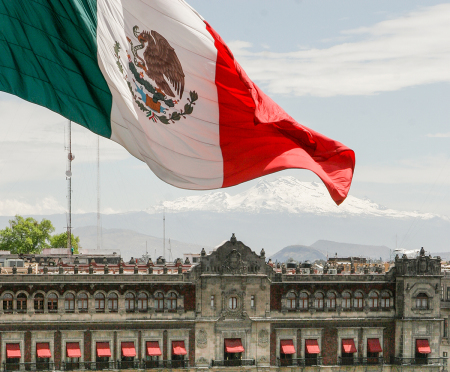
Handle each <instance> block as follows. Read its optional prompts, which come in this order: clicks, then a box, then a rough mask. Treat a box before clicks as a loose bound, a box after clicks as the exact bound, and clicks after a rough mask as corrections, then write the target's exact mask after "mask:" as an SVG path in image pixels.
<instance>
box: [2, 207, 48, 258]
mask: <svg viewBox="0 0 450 372" xmlns="http://www.w3.org/2000/svg"><path fill="white" fill-rule="evenodd" d="M9 224H10V227H7V228H5V229H3V230H0V250H4V251H10V252H11V253H13V254H19V253H41V252H42V250H43V249H44V248H48V247H49V246H50V245H49V241H50V237H51V236H50V234H51V233H52V232H53V231H55V228H54V227H53V225H52V223H51V221H49V220H46V219H42V221H41V222H38V221H36V220H35V219H34V218H32V217H27V218H23V217H22V216H19V215H16V217H15V219H14V220H10V221H9Z"/></svg>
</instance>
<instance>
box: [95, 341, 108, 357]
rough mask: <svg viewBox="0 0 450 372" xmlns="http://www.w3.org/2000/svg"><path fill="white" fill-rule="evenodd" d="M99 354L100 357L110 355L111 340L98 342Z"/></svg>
mask: <svg viewBox="0 0 450 372" xmlns="http://www.w3.org/2000/svg"><path fill="white" fill-rule="evenodd" d="M96 346H97V356H98V357H110V356H111V349H110V348H109V342H97V345H96Z"/></svg>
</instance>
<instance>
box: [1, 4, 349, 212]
mask: <svg viewBox="0 0 450 372" xmlns="http://www.w3.org/2000/svg"><path fill="white" fill-rule="evenodd" d="M0 22H1V24H2V28H1V29H0V90H2V91H5V92H8V93H11V94H15V95H17V96H19V97H22V98H24V99H25V100H28V101H30V102H33V103H36V104H39V105H42V106H45V107H48V108H49V109H51V110H53V111H55V112H57V113H59V114H61V115H63V116H65V117H66V118H68V119H70V120H73V121H74V122H76V123H78V124H80V125H83V126H85V127H86V128H88V129H89V130H91V131H93V132H94V133H97V134H99V135H102V136H104V137H106V138H110V139H112V140H114V141H116V142H117V143H119V144H121V145H122V146H123V147H125V148H126V149H127V150H128V151H129V152H130V153H131V154H132V155H133V156H135V157H137V158H138V159H140V160H142V161H144V162H146V163H147V164H148V166H149V167H150V168H151V169H152V171H153V172H154V173H155V174H156V175H157V176H158V177H159V178H161V179H162V180H164V181H165V182H167V183H170V184H172V185H174V186H177V187H181V188H186V189H198V190H206V189H215V188H221V187H229V186H233V185H236V184H239V183H242V182H245V181H248V180H251V179H254V178H257V177H261V176H263V175H266V174H270V173H273V172H277V171H280V170H283V169H288V168H303V169H309V170H311V171H313V172H314V173H316V174H317V175H318V176H319V177H320V178H321V179H322V181H323V182H324V184H325V185H326V187H327V188H328V191H329V192H330V195H331V197H332V198H333V200H334V201H335V202H336V203H337V204H340V203H341V202H342V201H343V200H344V199H345V197H346V196H347V194H348V191H349V188H350V185H351V180H352V176H353V171H354V166H355V156H354V153H353V151H352V150H350V149H349V148H347V147H345V146H344V145H342V144H341V143H339V142H337V141H334V140H331V139H329V138H327V137H325V136H323V135H321V134H319V133H317V132H315V131H314V130H312V129H309V128H306V127H305V126H303V125H301V124H299V123H297V122H296V121H295V120H294V119H293V118H291V117H290V116H289V115H288V114H287V113H286V112H285V111H284V110H283V109H282V108H281V107H280V106H278V105H277V104H276V103H275V102H274V101H273V100H272V99H271V98H270V97H268V96H267V95H266V94H264V93H263V92H262V91H261V90H260V89H259V88H258V86H256V84H254V83H253V82H252V81H251V79H250V78H249V77H248V76H247V74H246V73H245V71H244V70H243V69H242V68H241V66H240V65H239V64H238V63H237V62H236V60H235V58H234V56H233V54H232V53H231V51H230V50H229V48H228V47H227V46H226V44H225V43H224V42H223V40H222V39H221V37H220V36H219V35H218V34H217V32H215V31H214V29H213V28H212V27H211V26H210V25H209V24H208V23H207V22H206V21H204V20H203V18H202V17H201V16H200V15H199V14H198V13H197V12H195V10H193V9H192V8H191V7H190V6H189V5H188V4H187V3H186V2H184V1H183V0H126V1H125V0H47V1H41V0H39V1H33V2H30V1H27V0H0Z"/></svg>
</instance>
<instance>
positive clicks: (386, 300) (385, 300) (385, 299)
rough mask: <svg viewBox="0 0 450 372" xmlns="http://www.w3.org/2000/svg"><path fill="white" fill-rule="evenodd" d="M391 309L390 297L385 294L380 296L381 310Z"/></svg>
mask: <svg viewBox="0 0 450 372" xmlns="http://www.w3.org/2000/svg"><path fill="white" fill-rule="evenodd" d="M390 307H391V296H390V294H389V293H387V292H383V293H382V294H381V308H382V309H389V308H390Z"/></svg>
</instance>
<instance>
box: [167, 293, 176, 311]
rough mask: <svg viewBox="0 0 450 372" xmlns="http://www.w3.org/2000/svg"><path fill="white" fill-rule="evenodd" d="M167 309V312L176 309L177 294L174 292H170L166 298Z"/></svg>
mask: <svg viewBox="0 0 450 372" xmlns="http://www.w3.org/2000/svg"><path fill="white" fill-rule="evenodd" d="M167 308H168V309H169V310H176V309H177V294H176V293H174V292H170V293H169V295H168V296H167Z"/></svg>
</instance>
